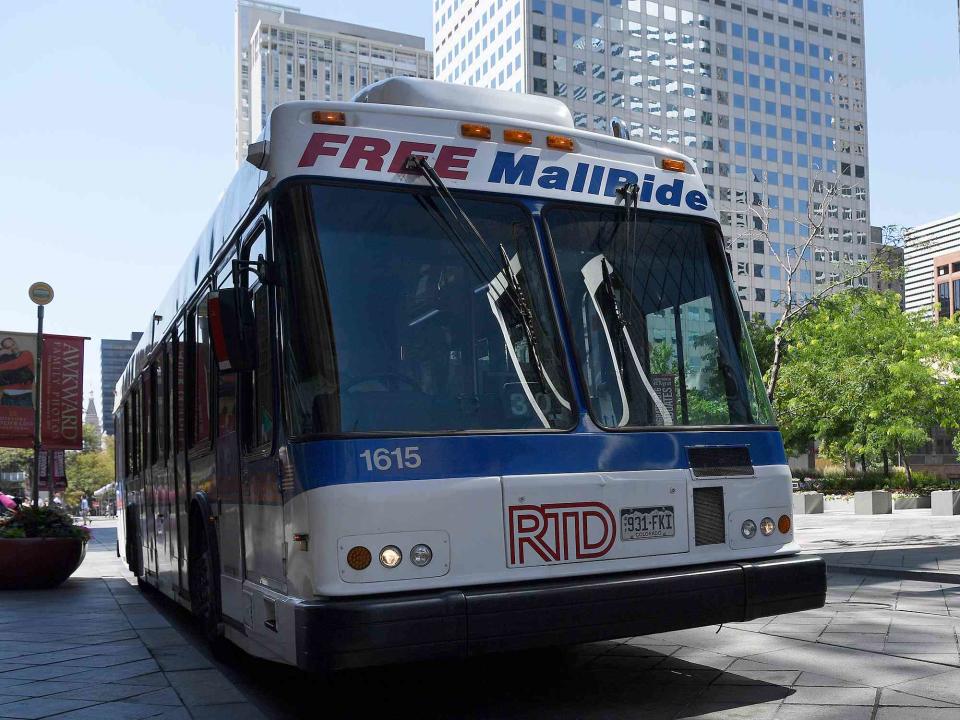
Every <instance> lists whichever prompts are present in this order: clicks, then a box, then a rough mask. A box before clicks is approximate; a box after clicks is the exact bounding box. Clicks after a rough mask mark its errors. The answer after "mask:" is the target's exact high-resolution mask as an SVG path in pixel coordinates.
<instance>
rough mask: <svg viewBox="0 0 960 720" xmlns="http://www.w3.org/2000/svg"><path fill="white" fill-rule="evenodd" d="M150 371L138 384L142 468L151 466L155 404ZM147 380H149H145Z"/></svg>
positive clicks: (140, 462) (140, 467)
mask: <svg viewBox="0 0 960 720" xmlns="http://www.w3.org/2000/svg"><path fill="white" fill-rule="evenodd" d="M148 378H149V371H148V375H147V377H143V376H141V378H140V380H139V382H138V385H139V386H140V392H139V397H140V412H139V413H138V414H139V416H140V417H139V418H138V420H139V422H138V423H137V433H138V436H139V439H140V442H139V452H138V453H137V456H138V460H139V462H138V467H139V469H140V470H144V469H145V468H147V467H149V466H150V423H149V417H150V407H151V406H152V405H153V398H152V397H150V383H149V380H148ZM145 380H147V382H144V381H145Z"/></svg>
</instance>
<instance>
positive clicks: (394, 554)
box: [380, 545, 403, 568]
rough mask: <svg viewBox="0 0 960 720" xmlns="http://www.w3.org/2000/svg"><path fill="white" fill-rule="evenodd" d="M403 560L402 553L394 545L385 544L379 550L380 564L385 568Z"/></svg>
mask: <svg viewBox="0 0 960 720" xmlns="http://www.w3.org/2000/svg"><path fill="white" fill-rule="evenodd" d="M401 560H403V553H402V552H400V548H398V547H397V546H396V545H387V546H386V547H385V548H384V549H383V550H381V551H380V564H381V565H383V566H384V567H385V568H395V567H396V566H397V565H399V564H400V561H401Z"/></svg>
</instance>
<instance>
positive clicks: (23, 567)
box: [0, 538, 87, 590]
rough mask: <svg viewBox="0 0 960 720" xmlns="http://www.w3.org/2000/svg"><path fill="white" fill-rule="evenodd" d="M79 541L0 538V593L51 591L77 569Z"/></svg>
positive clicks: (83, 545) (82, 552) (80, 559)
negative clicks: (0, 591)
mask: <svg viewBox="0 0 960 720" xmlns="http://www.w3.org/2000/svg"><path fill="white" fill-rule="evenodd" d="M86 550H87V543H86V541H84V540H81V539H79V538H0V590H41V589H45V588H54V587H56V586H57V585H60V584H61V583H62V582H63V581H64V580H66V579H67V578H68V577H70V576H71V575H72V574H73V572H74V570H76V569H77V568H78V567H80V563H81V562H83V556H84V555H85V554H86Z"/></svg>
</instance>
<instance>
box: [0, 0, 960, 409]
mask: <svg viewBox="0 0 960 720" xmlns="http://www.w3.org/2000/svg"><path fill="white" fill-rule="evenodd" d="M289 4H292V5H297V4H298V3H297V2H295V1H291V2H290V3H289ZM299 5H300V7H301V8H302V10H303V11H304V12H306V13H308V14H313V15H323V16H325V17H330V18H334V19H338V20H345V21H348V22H356V23H361V24H368V25H375V26H379V27H384V28H389V29H393V30H398V31H401V32H407V33H412V34H418V35H423V36H425V37H427V46H428V47H430V45H431V38H430V35H431V5H432V3H431V0H404V1H403V2H398V1H397V0H366V2H358V1H357V0H302V2H300V3H299ZM865 5H866V18H867V27H866V47H867V98H868V103H867V105H868V113H869V115H868V132H869V152H870V189H871V215H872V220H873V223H874V224H888V223H898V224H903V225H915V224H920V223H923V222H926V221H929V220H933V219H936V218H938V217H942V216H945V215H950V214H954V213H957V212H960V180H958V177H960V170H958V168H960V148H958V140H960V133H958V132H957V130H956V125H957V119H958V118H960V54H958V46H957V43H958V39H957V17H956V12H957V7H956V2H955V0H922V1H920V2H918V1H917V0H866V2H865ZM0 36H2V37H3V42H2V43H0V98H3V105H2V112H0V147H2V148H3V150H2V153H0V157H2V159H3V160H2V162H3V167H2V169H0V208H2V211H3V213H2V216H3V222H2V224H0V251H2V254H0V267H3V268H4V270H5V273H4V274H5V276H6V282H4V283H2V284H0V330H20V331H30V330H31V329H32V328H34V327H35V326H36V319H35V318H36V312H35V308H34V306H33V305H31V304H30V302H29V300H28V299H27V296H26V290H27V287H28V286H29V285H30V283H31V282H33V281H34V280H39V279H43V280H46V281H48V282H50V283H51V284H52V285H53V286H54V289H55V291H56V299H55V300H54V302H53V304H52V305H50V306H49V308H48V310H47V319H46V328H47V329H48V330H49V331H50V332H60V333H67V334H77V335H88V336H90V337H92V338H93V340H92V341H91V342H89V343H87V353H88V355H87V357H88V361H87V372H86V382H85V386H86V389H87V390H88V391H89V390H91V389H93V390H95V395H96V399H97V404H98V409H99V399H100V394H99V393H100V390H99V339H100V338H101V337H125V336H127V335H128V333H129V332H131V331H133V330H141V329H143V328H144V327H145V325H146V322H147V319H148V318H149V317H150V314H151V312H152V310H153V308H154V307H155V305H156V304H157V302H158V301H159V299H160V298H161V297H162V296H163V294H164V293H165V292H166V289H167V287H168V285H169V282H170V281H171V279H172V277H173V275H174V273H175V272H176V270H177V269H178V268H179V266H180V262H181V261H182V259H183V257H185V255H186V252H187V250H188V248H189V247H190V246H191V245H192V244H193V242H194V241H195V239H196V237H197V235H198V234H199V232H200V230H201V229H202V228H203V226H204V224H205V223H206V221H207V218H208V217H209V215H210V213H211V211H212V210H213V208H214V206H215V204H216V201H217V198H218V197H219V195H220V193H221V191H222V190H223V189H224V188H225V187H226V185H227V183H228V182H229V180H230V177H231V175H232V174H233V172H234V162H233V64H232V62H233V4H232V2H230V0H204V1H203V2H196V0H163V1H161V0H152V1H148V0H141V1H140V2H137V1H136V0H131V1H129V2H122V1H121V0H114V1H113V2H106V1H104V0H89V1H88V2H83V3H78V2H75V0H69V1H67V0H61V1H59V2H56V1H49V0H48V1H44V0H33V1H31V2H21V3H13V2H9V3H8V2H4V3H3V10H2V12H0Z"/></svg>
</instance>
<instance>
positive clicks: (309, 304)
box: [277, 184, 575, 436]
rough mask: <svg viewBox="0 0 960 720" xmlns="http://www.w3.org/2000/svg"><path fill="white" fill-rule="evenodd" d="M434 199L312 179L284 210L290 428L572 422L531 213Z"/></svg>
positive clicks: (557, 425) (525, 426)
mask: <svg viewBox="0 0 960 720" xmlns="http://www.w3.org/2000/svg"><path fill="white" fill-rule="evenodd" d="M458 200H459V203H460V205H461V206H462V207H463V209H464V211H465V212H466V214H467V215H468V216H469V218H470V219H471V220H472V222H473V224H474V225H476V227H477V229H478V230H479V234H480V236H481V237H482V238H483V241H484V242H481V241H480V239H479V238H477V236H476V235H469V234H465V233H463V232H462V231H461V229H460V228H458V227H457V223H456V220H455V218H453V217H451V215H450V213H449V212H448V210H447V209H446V208H445V207H444V205H443V203H442V202H441V201H440V200H439V198H438V197H437V196H436V195H435V194H434V193H433V192H432V191H424V190H421V189H402V190H391V189H374V188H370V187H364V188H363V189H360V188H358V187H348V186H333V185H321V184H310V185H299V186H293V187H292V188H290V189H288V190H287V192H286V193H285V195H284V197H283V199H282V200H280V202H279V205H278V213H279V220H278V226H279V225H282V228H283V229H282V230H281V232H283V233H284V235H285V240H284V242H283V243H281V244H280V245H281V246H282V247H280V248H279V249H278V252H277V255H278V260H279V262H280V266H281V272H282V273H283V274H284V276H285V277H284V278H283V280H284V281H283V287H284V290H283V291H282V293H283V296H284V300H283V303H284V305H283V317H284V325H283V332H284V334H285V342H286V344H287V348H288V352H287V353H286V355H285V376H286V383H287V401H288V406H289V411H290V420H291V424H292V430H293V435H294V436H298V435H304V434H312V433H354V432H356V433H364V432H455V431H467V430H537V429H539V430H544V429H567V428H569V427H571V426H572V425H573V423H574V420H575V413H574V412H573V411H572V410H571V390H570V385H569V381H568V379H567V378H568V371H567V368H566V367H565V363H564V361H563V353H562V351H561V345H560V339H559V337H558V333H557V328H556V323H555V321H554V314H553V312H552V310H551V306H550V302H549V296H548V294H547V289H546V283H545V280H544V276H543V272H542V262H541V259H540V253H539V249H538V246H537V241H536V236H535V234H534V229H533V228H534V226H533V220H532V217H531V216H530V214H529V212H528V211H527V210H526V209H525V208H524V207H522V206H521V205H518V204H513V203H509V202H501V201H494V200H479V199H473V198H469V197H459V198H458Z"/></svg>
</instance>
